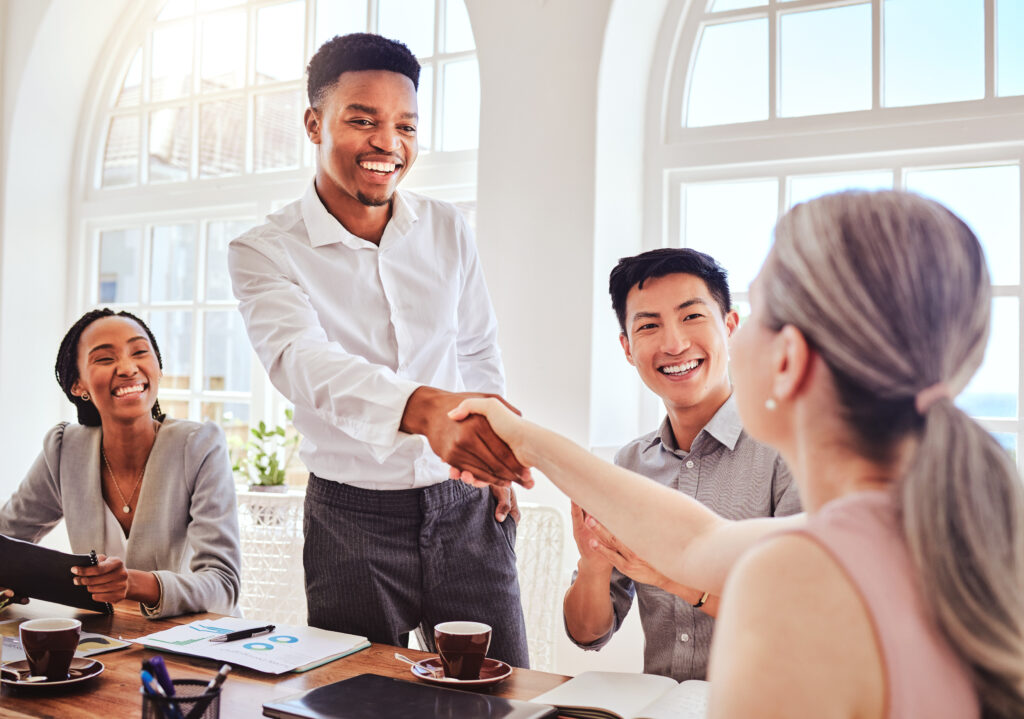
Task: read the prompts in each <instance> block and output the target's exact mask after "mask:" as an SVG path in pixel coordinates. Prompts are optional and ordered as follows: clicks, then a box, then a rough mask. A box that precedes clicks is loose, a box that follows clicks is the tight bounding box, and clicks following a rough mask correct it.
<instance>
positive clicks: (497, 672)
mask: <svg viewBox="0 0 1024 719" xmlns="http://www.w3.org/2000/svg"><path fill="white" fill-rule="evenodd" d="M432 669H433V670H435V671H436V672H437V673H438V674H439V675H440V674H441V672H443V671H444V666H443V665H442V664H441V657H431V658H430V659H423V660H421V661H420V662H419V663H418V664H414V665H412V666H411V667H409V670H410V671H411V672H412V674H413V676H414V677H416V678H417V679H422V680H423V681H425V682H430V683H431V684H440V685H442V686H450V687H451V686H468V687H471V686H485V685H487V684H497V683H498V682H500V681H502V680H503V679H507V678H508V677H509V675H511V674H512V667H510V666H509V665H508V664H506V663H505V662H499V661H498V660H497V659H484V664H483V666H482V667H480V678H479V679H455V678H453V677H446V676H434V674H432V673H431V670H432Z"/></svg>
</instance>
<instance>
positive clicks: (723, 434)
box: [647, 395, 743, 452]
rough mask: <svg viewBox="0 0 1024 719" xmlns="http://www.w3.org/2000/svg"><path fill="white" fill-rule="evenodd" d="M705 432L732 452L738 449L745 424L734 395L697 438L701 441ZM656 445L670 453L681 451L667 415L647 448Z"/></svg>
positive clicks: (719, 409)
mask: <svg viewBox="0 0 1024 719" xmlns="http://www.w3.org/2000/svg"><path fill="white" fill-rule="evenodd" d="M705 432H706V433H707V434H709V435H711V437H713V438H714V439H716V440H718V442H720V443H721V444H722V445H723V446H725V447H727V448H728V449H729V451H730V452H731V451H732V450H734V449H736V442H738V441H739V438H740V434H741V433H742V432H743V424H742V423H741V422H740V414H739V412H738V411H737V410H736V400H735V399H733V396H732V395H729V399H727V400H725V403H724V404H723V405H722V406H721V407H719V408H718V411H717V412H715V414H714V415H713V416H712V417H711V419H710V420H709V421H708V423H707V424H706V425H704V428H703V429H702V430H701V431H700V432H698V434H697V438H698V439H699V438H700V434H701V433H705ZM696 443H697V439H695V440H694V444H696ZM656 444H661V446H663V447H664V448H665V449H667V450H668V451H670V452H678V451H679V445H677V444H676V436H675V435H674V434H672V423H671V422H669V419H668V415H665V419H664V420H662V422H661V426H660V427H659V428H658V432H657V433H656V434H655V435H654V437H652V438H651V441H650V443H649V444H648V445H647V448H648V449H650V448H651V447H653V446H655V445H656Z"/></svg>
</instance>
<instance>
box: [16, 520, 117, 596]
mask: <svg viewBox="0 0 1024 719" xmlns="http://www.w3.org/2000/svg"><path fill="white" fill-rule="evenodd" d="M0 557H3V561H2V562H0V587H7V588H8V589H13V590H14V593H15V594H17V595H20V596H23V597H31V598H33V599H42V600H43V601H46V602H55V603H57V604H64V605H67V606H69V607H77V608H79V609H90V610H92V611H94V612H102V613H103V614H113V613H114V608H113V607H112V606H111V605H110V604H108V603H106V602H97V601H95V600H93V598H92V595H91V594H89V590H88V589H86V588H85V587H82V586H78V585H76V584H75V583H74V582H73V576H72V574H71V568H72V567H88V566H90V565H93V564H96V552H92V553H90V554H65V553H64V552H58V551H57V550H55V549H48V548H47V547H40V546H39V545H38V544H32V542H25V541H23V540H21V539H15V538H14V537H8V536H7V535H5V534H0Z"/></svg>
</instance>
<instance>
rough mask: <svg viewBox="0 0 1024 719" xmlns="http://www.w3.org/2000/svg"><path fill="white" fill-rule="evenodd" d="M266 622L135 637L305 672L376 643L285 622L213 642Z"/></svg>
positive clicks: (266, 668) (274, 670)
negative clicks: (246, 635)
mask: <svg viewBox="0 0 1024 719" xmlns="http://www.w3.org/2000/svg"><path fill="white" fill-rule="evenodd" d="M260 625H261V622H258V621H255V620H252V619H238V618H236V617H221V618H219V619H210V620H198V621H195V622H192V623H191V624H182V625H180V626H177V627H173V628H172V629H165V630H164V631H162V632H157V633H155V634H149V635H147V636H144V637H139V638H138V639H135V640H134V641H135V642H136V643H137V644H141V645H143V646H144V647H149V648H150V649H158V650H160V651H165V652H175V653H177V654H188V655H190V656H194V657H205V658H207V659H214V660H216V661H220V662H227V663H228V664H235V665H238V666H243V667H249V668H250V669H255V670H256V671H260V672H266V673H267V674H283V673H284V672H293V671H294V672H304V671H306V670H307V669H312V668H313V667H318V666H320V665H321V664H326V663H327V662H330V661H333V660H335V659H338V658H340V657H343V656H346V655H348V654H352V653H353V652H357V651H359V650H360V649H365V648H366V647H368V646H370V642H369V641H367V639H366V637H357V636H355V635H354V634H343V633H342V632H331V631H328V630H326V629H316V628H314V627H297V626H286V625H283V624H279V625H277V627H276V629H275V630H274V631H272V632H270V633H269V634H260V635H257V636H254V637H250V638H249V639H239V640H237V641H233V642H211V641H210V640H211V639H213V638H214V637H219V636H222V635H224V634H228V633H230V632H237V631H241V630H243V629H251V628H253V627H257V626H260Z"/></svg>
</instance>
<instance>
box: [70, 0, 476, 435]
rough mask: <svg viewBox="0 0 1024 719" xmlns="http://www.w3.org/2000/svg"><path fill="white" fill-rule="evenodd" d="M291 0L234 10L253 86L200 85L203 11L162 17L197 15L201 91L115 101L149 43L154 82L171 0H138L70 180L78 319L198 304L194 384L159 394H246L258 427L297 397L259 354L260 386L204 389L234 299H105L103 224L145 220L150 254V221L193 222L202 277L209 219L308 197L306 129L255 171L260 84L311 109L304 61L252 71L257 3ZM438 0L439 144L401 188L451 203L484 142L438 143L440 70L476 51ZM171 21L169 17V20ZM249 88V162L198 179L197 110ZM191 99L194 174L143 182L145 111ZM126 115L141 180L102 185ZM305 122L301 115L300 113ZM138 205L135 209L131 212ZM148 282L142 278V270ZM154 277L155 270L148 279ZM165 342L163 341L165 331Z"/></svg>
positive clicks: (465, 191) (195, 404) (311, 167)
mask: <svg viewBox="0 0 1024 719" xmlns="http://www.w3.org/2000/svg"><path fill="white" fill-rule="evenodd" d="M284 1H285V0H242V2H240V4H239V5H238V6H237V8H241V9H244V11H245V12H246V13H247V23H248V24H247V50H246V66H245V77H246V81H245V84H244V85H243V86H242V87H240V88H233V89H228V90H218V91H216V92H203V91H202V88H201V86H200V81H201V78H200V77H199V74H200V64H199V63H200V55H201V44H202V43H201V21H200V19H199V16H200V13H198V12H193V13H192V14H190V15H188V16H185V17H182V18H174V19H171V20H167V21H165V23H166V24H167V25H171V24H178V23H182V24H184V23H190V24H191V27H192V29H193V46H192V52H193V78H192V90H191V92H190V93H189V94H187V95H185V96H183V97H179V98H175V99H173V100H161V101H159V102H153V101H151V100H149V99H148V98H146V99H145V100H144V99H143V94H144V90H142V89H140V99H139V102H138V103H136V104H134V105H131V106H128V107H123V108H122V107H118V106H117V97H118V94H119V92H120V89H121V86H122V84H123V81H124V79H125V76H126V74H127V72H128V71H129V68H130V66H131V64H132V61H133V60H134V58H135V55H136V52H137V51H138V50H139V49H140V48H141V49H142V63H141V65H142V77H143V80H142V82H143V87H145V86H146V84H147V83H148V82H149V80H148V74H149V71H150V70H149V68H150V63H151V56H152V48H151V44H152V31H153V29H154V27H155V26H156V25H157V18H158V16H159V14H160V13H161V11H162V9H163V6H164V4H165V0H145V2H140V3H135V4H133V6H132V8H131V14H129V15H128V16H127V17H126V18H125V22H124V23H122V25H121V27H120V28H119V29H118V32H117V33H115V35H114V37H112V38H111V40H110V42H109V43H108V45H109V46H110V50H109V52H107V53H105V54H103V55H102V56H101V58H100V59H99V61H98V62H97V65H96V68H95V72H94V73H93V74H92V79H91V81H90V85H89V88H88V90H87V95H86V101H85V102H84V103H83V113H82V119H81V122H80V125H79V132H78V137H79V142H78V143H77V146H78V147H79V153H78V155H77V157H76V158H75V173H74V178H75V179H74V186H73V188H72V198H73V199H72V203H71V221H70V237H72V238H73V240H72V242H71V243H70V247H69V261H70V263H71V267H70V268H69V284H70V286H69V292H68V295H67V296H68V301H67V316H68V318H69V321H70V320H71V319H73V318H76V317H78V316H79V315H80V314H81V313H82V312H84V311H86V310H87V309H90V308H93V307H100V306H109V307H111V308H112V309H115V310H120V309H127V310H129V311H132V312H138V313H142V314H140V316H141V317H142V318H143V319H145V320H147V321H148V319H149V312H150V311H151V310H153V309H159V310H168V309H171V310H173V309H181V310H190V311H192V312H194V317H195V319H194V321H193V323H192V354H191V357H190V366H191V367H190V372H191V382H190V389H188V390H177V389H169V388H161V392H160V394H161V397H162V398H164V399H165V400H166V401H168V402H169V401H176V400H177V401H188V402H189V406H190V411H189V417H188V418H189V419H194V420H197V419H200V418H201V414H200V407H201V404H202V402H204V401H238V402H243V403H248V404H249V405H250V411H249V425H250V426H254V425H256V424H258V423H259V422H260V421H261V420H263V421H266V422H267V423H268V424H281V423H283V421H284V411H285V409H286V408H287V407H289V406H290V403H289V402H288V401H287V400H286V399H285V398H284V397H282V396H281V395H280V394H279V393H278V392H277V391H276V390H275V389H274V388H273V386H272V385H271V383H270V381H269V379H268V378H267V375H266V372H265V370H264V369H263V367H262V365H261V364H260V362H259V360H258V359H257V358H256V355H255V352H253V351H252V349H251V347H250V349H249V351H250V362H251V365H250V367H251V374H250V376H251V378H252V381H251V392H250V393H240V392H227V391H219V390H205V389H204V388H203V385H202V382H203V376H202V375H203V330H204V327H203V325H204V322H203V321H202V320H203V319H204V317H205V312H206V311H208V310H211V309H213V310H217V309H220V310H224V309H228V308H236V307H237V302H235V301H234V300H232V301H230V302H228V301H217V302H212V303H211V302H209V301H206V300H205V299H204V300H199V299H198V297H200V296H203V295H204V293H201V292H199V290H198V288H197V291H196V293H194V297H193V300H191V301H182V302H174V303H152V302H150V301H148V298H147V302H146V303H142V302H141V299H142V297H140V302H132V303H103V302H99V301H97V298H98V297H99V294H98V291H97V282H98V274H99V254H100V242H99V238H100V233H101V232H103V231H105V230H114V229H125V228H136V227H139V228H142V229H143V247H144V249H143V254H144V255H146V254H147V253H148V252H149V247H150V243H151V228H152V227H153V226H154V225H160V224H186V223H196V225H197V227H198V228H199V235H197V238H196V246H195V251H196V253H197V256H196V265H195V267H196V271H197V277H196V281H197V282H198V283H204V282H205V279H206V278H205V273H203V272H202V269H203V267H204V266H205V247H206V232H205V225H206V224H208V222H209V221H211V220H212V221H217V220H225V219H227V220H231V219H243V218H245V219H252V220H254V222H255V224H260V223H262V222H263V221H264V218H265V217H266V216H267V215H268V214H270V213H271V212H273V211H275V210H277V209H279V208H280V207H282V206H284V205H285V204H287V203H289V202H292V201H294V200H296V199H298V198H300V197H301V196H302V194H303V193H304V192H305V191H306V189H307V187H308V186H309V183H310V182H311V181H312V178H313V173H314V171H315V162H314V155H313V150H312V145H311V144H310V143H309V142H308V139H306V138H305V137H304V133H303V137H302V139H301V142H302V151H301V154H300V164H299V166H298V167H296V168H294V169H286V170H271V171H261V172H253V171H252V168H253V152H254V151H253V145H254V143H253V127H252V125H253V122H252V117H253V110H252V107H251V106H252V103H253V102H254V98H255V97H256V96H257V95H259V94H263V93H267V92H273V91H274V90H281V89H284V88H292V87H295V86H296V85H300V86H301V88H302V95H301V96H302V100H303V102H302V103H301V105H302V107H303V109H304V107H305V87H306V81H305V69H304V68H303V73H302V75H301V76H300V77H299V79H298V80H288V81H281V82H275V83H267V84H263V85H257V84H255V83H253V82H251V78H252V73H253V72H254V68H255V49H254V46H255V42H254V38H255V32H256V28H255V22H256V20H255V18H256V13H257V11H258V10H259V9H261V8H263V7H267V6H271V5H276V4H281V3H282V2H284ZM433 1H434V17H435V21H434V35H435V37H434V42H435V48H434V49H435V52H434V54H433V55H431V56H429V57H425V58H423V59H422V60H421V64H422V65H423V67H427V66H428V65H430V66H432V67H433V68H434V82H433V86H432V94H433V95H432V105H431V108H432V114H433V117H432V121H431V129H432V134H433V136H434V137H436V138H438V140H437V141H436V142H433V141H432V143H431V148H432V149H431V150H429V151H424V152H422V153H421V154H420V156H419V158H418V159H417V161H416V164H415V165H414V167H413V168H412V169H411V170H410V172H409V174H408V176H407V177H406V178H405V179H404V180H403V183H402V187H403V188H404V189H406V190H412V191H415V192H424V193H429V194H430V195H431V196H433V197H437V198H439V199H443V200H447V201H451V202H463V203H467V202H468V203H470V205H471V204H472V203H473V202H475V200H476V181H477V180H476V174H477V154H478V151H477V150H476V149H469V150H459V151H447V152H446V151H440V150H437V149H434V148H435V147H436V145H437V144H439V142H440V138H441V133H442V113H443V107H442V106H441V104H440V103H439V99H440V98H442V97H443V95H442V93H443V74H444V73H443V71H442V68H443V67H444V65H445V64H446V63H449V62H456V61H459V60H464V59H467V58H476V57H477V50H476V48H475V47H474V48H473V49H472V50H462V51H459V52H453V53H442V52H440V48H441V47H442V45H441V41H442V39H443V24H444V21H445V19H444V11H445V7H446V1H447V0H433ZM366 7H367V23H368V24H369V23H374V25H372V26H373V27H375V26H376V25H375V23H376V17H377V10H378V7H379V0H366ZM230 9H231V8H223V9H219V10H216V11H208V12H210V13H217V12H224V11H225V10H230ZM315 11H316V0H305V33H304V47H305V48H306V55H305V58H306V59H305V62H308V58H309V57H310V56H311V55H312V53H313V52H314V51H315V49H316V48H315V47H314V41H315V33H316V25H315ZM165 23H160V24H161V25H163V24H165ZM233 97H244V98H245V99H246V128H245V131H246V143H245V171H244V172H243V173H241V174H237V175H227V176H221V177H199V176H198V173H197V172H195V173H194V171H196V170H197V166H198V162H199V158H198V153H197V148H198V116H199V106H200V104H201V103H203V102H208V101H210V100H213V99H228V98H233ZM181 105H186V106H188V107H189V108H190V112H191V136H190V157H189V164H190V172H189V175H188V177H187V179H185V180H183V181H173V182H156V183H148V182H145V181H144V178H145V177H146V173H147V172H148V160H149V158H148V154H147V152H146V150H148V137H147V133H148V125H147V123H148V117H149V115H150V113H151V112H153V111H154V110H155V109H160V108H163V107H178V106H181ZM117 115H126V116H137V117H139V118H140V140H139V143H138V151H139V157H138V160H137V161H138V173H139V174H138V181H137V182H136V183H135V184H133V185H125V186H112V187H103V186H102V172H103V161H104V154H105V149H106V141H107V132H108V130H109V123H110V119H111V118H112V117H114V116H117ZM296 121H301V116H300V117H299V118H297V120H296ZM127 208H130V209H127ZM140 262H141V263H142V264H141V266H140V270H141V271H143V272H144V273H146V274H147V275H148V273H150V272H151V270H152V267H151V266H150V265H149V264H148V259H147V258H146V257H143V259H142V260H141V261H140ZM140 280H142V278H140ZM143 281H144V282H146V283H148V281H149V280H148V278H147V279H146V280H143ZM158 339H159V338H158Z"/></svg>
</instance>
